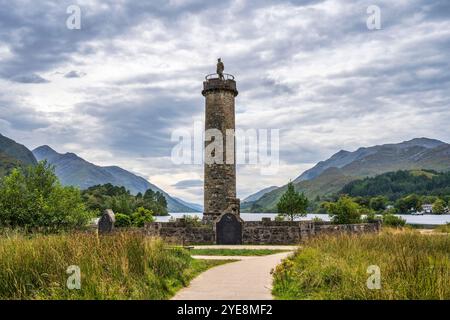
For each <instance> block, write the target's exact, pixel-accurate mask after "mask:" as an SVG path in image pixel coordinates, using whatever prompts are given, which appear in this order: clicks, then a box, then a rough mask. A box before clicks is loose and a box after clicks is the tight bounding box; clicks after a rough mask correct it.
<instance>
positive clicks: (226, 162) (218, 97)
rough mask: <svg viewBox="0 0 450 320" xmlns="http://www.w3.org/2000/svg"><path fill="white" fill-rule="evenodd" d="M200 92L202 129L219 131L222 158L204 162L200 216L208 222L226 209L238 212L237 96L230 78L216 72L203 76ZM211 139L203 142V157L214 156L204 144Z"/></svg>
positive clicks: (233, 82)
mask: <svg viewBox="0 0 450 320" xmlns="http://www.w3.org/2000/svg"><path fill="white" fill-rule="evenodd" d="M202 94H203V96H204V97H205V100H206V104H205V131H206V130H212V129H216V131H220V133H221V134H222V139H223V141H222V142H223V143H222V146H223V154H222V155H221V157H220V158H221V160H222V161H215V162H214V163H208V162H207V161H205V169H204V170H205V172H204V181H205V182H204V215H203V217H204V218H203V219H204V221H207V222H211V221H215V220H216V219H217V218H218V217H219V216H220V215H221V214H223V213H224V212H227V211H228V210H230V208H233V210H234V212H235V214H237V215H239V200H238V199H236V156H235V151H236V146H235V136H234V130H235V114H234V113H235V97H236V96H237V95H238V91H237V89H236V82H235V81H234V77H233V76H230V75H227V77H226V80H225V77H223V76H220V75H210V76H207V77H206V81H204V82H203V91H202ZM230 130H232V131H231V132H233V134H232V136H230V135H229V132H230ZM227 131H228V132H227ZM227 133H228V135H227ZM227 138H228V139H227ZM213 142H214V141H205V159H208V158H209V159H211V158H214V159H216V155H215V154H213V155H211V154H208V152H210V150H208V145H209V144H211V143H213ZM227 146H228V150H227ZM230 146H231V147H230ZM214 152H215V151H213V153H214ZM230 153H232V154H230ZM230 160H231V161H230ZM236 205H237V208H236Z"/></svg>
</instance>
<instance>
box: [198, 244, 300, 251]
mask: <svg viewBox="0 0 450 320" xmlns="http://www.w3.org/2000/svg"><path fill="white" fill-rule="evenodd" d="M193 248H194V249H249V250H257V249H262V250H266V249H267V250H289V251H294V250H297V249H298V246H277V245H246V244H245V245H217V244H215V245H200V246H193Z"/></svg>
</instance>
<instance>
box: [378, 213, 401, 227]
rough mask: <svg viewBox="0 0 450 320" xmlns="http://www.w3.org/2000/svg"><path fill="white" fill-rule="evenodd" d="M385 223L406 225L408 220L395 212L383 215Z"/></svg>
mask: <svg viewBox="0 0 450 320" xmlns="http://www.w3.org/2000/svg"><path fill="white" fill-rule="evenodd" d="M383 224H384V225H386V226H390V227H397V228H398V227H404V226H405V225H406V220H405V219H403V218H401V217H397V216H394V215H393V214H385V215H384V216H383Z"/></svg>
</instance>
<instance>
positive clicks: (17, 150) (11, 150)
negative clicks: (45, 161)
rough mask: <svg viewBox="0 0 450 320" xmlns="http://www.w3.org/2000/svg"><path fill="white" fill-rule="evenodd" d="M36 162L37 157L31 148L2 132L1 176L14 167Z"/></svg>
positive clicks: (0, 140)
mask: <svg viewBox="0 0 450 320" xmlns="http://www.w3.org/2000/svg"><path fill="white" fill-rule="evenodd" d="M36 164H37V161H36V158H35V157H34V155H33V153H32V152H31V151H30V150H28V149H27V148H26V147H25V146H23V145H21V144H19V143H17V142H15V141H14V140H11V139H9V138H7V137H5V136H3V135H1V134H0V177H2V176H4V175H5V174H8V173H9V172H10V171H11V170H12V169H13V168H17V167H20V166H29V165H36Z"/></svg>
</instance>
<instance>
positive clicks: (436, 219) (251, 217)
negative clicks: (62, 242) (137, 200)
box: [156, 213, 450, 225]
mask: <svg viewBox="0 0 450 320" xmlns="http://www.w3.org/2000/svg"><path fill="white" fill-rule="evenodd" d="M184 215H189V216H198V217H199V218H202V217H203V214H202V213H171V214H170V216H166V217H156V221H160V222H167V221H169V219H170V217H174V218H182V217H183V216H184ZM276 216H277V215H276V214H275V213H241V218H242V219H243V220H244V221H260V220H261V219H262V218H272V220H273V219H274V218H275V217H276ZM398 216H400V217H402V218H404V219H406V222H407V223H408V224H424V225H440V224H446V223H447V222H450V215H448V214H446V215H423V216H412V215H404V214H400V215H398ZM314 217H318V218H320V219H322V220H323V221H329V220H330V217H329V216H328V215H327V214H308V215H307V216H306V217H304V218H300V219H299V220H311V219H313V218H314Z"/></svg>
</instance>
